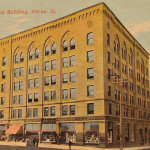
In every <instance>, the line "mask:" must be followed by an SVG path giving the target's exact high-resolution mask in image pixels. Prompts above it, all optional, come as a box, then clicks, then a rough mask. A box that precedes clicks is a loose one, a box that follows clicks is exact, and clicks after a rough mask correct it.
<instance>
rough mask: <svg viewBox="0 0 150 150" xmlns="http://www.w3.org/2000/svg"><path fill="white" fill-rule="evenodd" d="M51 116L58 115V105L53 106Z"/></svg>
mask: <svg viewBox="0 0 150 150" xmlns="http://www.w3.org/2000/svg"><path fill="white" fill-rule="evenodd" d="M51 116H56V107H55V106H53V107H51Z"/></svg>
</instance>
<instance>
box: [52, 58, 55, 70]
mask: <svg viewBox="0 0 150 150" xmlns="http://www.w3.org/2000/svg"><path fill="white" fill-rule="evenodd" d="M55 69H56V60H52V70H55Z"/></svg>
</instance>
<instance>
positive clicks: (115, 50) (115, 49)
mask: <svg viewBox="0 0 150 150" xmlns="http://www.w3.org/2000/svg"><path fill="white" fill-rule="evenodd" d="M114 52H115V53H116V52H117V48H116V42H115V41H114Z"/></svg>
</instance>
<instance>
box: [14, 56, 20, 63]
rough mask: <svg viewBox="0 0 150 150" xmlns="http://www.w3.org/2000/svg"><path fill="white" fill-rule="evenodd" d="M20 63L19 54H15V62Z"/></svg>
mask: <svg viewBox="0 0 150 150" xmlns="http://www.w3.org/2000/svg"><path fill="white" fill-rule="evenodd" d="M18 63H19V56H18V54H16V55H15V64H18Z"/></svg>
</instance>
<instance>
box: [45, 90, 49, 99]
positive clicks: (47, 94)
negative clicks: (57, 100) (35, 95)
mask: <svg viewBox="0 0 150 150" xmlns="http://www.w3.org/2000/svg"><path fill="white" fill-rule="evenodd" d="M44 101H49V92H48V91H47V92H44Z"/></svg>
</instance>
